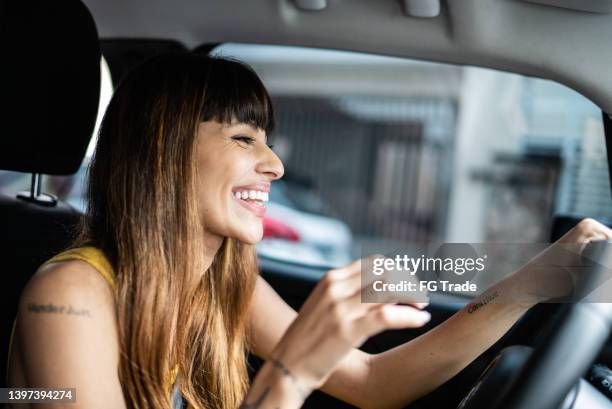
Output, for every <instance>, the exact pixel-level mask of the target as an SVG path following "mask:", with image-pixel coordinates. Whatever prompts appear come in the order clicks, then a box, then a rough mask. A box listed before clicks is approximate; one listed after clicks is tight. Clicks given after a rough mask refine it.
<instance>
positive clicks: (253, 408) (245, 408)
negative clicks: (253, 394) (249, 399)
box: [238, 386, 278, 409]
mask: <svg viewBox="0 0 612 409" xmlns="http://www.w3.org/2000/svg"><path fill="white" fill-rule="evenodd" d="M269 393H270V387H269V386H268V387H267V388H266V390H265V391H264V392H263V393H262V394H261V396H260V397H259V398H257V400H256V401H255V402H253V403H246V402H243V403H242V404H241V405H240V407H239V408H238V409H257V408H260V407H261V404H262V403H263V401H264V400H266V398H267V397H268V394H269ZM277 409H278V408H277Z"/></svg>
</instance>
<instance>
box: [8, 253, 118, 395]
mask: <svg viewBox="0 0 612 409" xmlns="http://www.w3.org/2000/svg"><path fill="white" fill-rule="evenodd" d="M13 343H14V344H15V345H16V346H18V349H19V351H20V352H19V356H20V357H21V358H19V359H17V357H16V356H13V357H12V358H14V361H12V363H11V365H15V367H20V368H22V370H23V371H24V373H25V376H26V379H28V380H29V382H31V383H33V384H42V385H46V384H48V385H52V384H58V383H61V384H66V385H68V384H69V385H78V386H77V388H79V387H81V388H82V389H83V390H84V391H85V390H87V389H88V388H90V389H91V388H93V387H94V386H93V385H100V384H103V385H104V386H105V387H106V386H108V385H111V386H109V388H110V387H112V388H113V390H118V391H120V388H119V387H118V385H119V383H118V380H117V379H115V378H116V372H117V365H118V357H119V342H118V334H117V330H116V316H115V305H114V294H113V291H112V287H111V286H110V285H109V283H108V282H107V280H106V279H105V278H104V277H103V276H102V275H101V274H100V272H99V271H97V270H96V269H95V268H94V267H93V266H92V265H91V264H90V263H88V262H87V261H84V260H81V259H75V258H69V259H65V260H55V261H52V262H49V263H45V264H43V265H42V266H41V267H40V268H39V269H38V271H37V272H36V273H35V274H34V275H33V276H32V277H31V278H30V280H29V281H28V283H27V284H26V287H25V289H24V290H23V292H22V294H21V297H20V301H19V307H18V312H17V320H16V328H15V339H14V340H13ZM15 345H14V346H15ZM94 374H95V376H94ZM100 379H103V382H99V381H100ZM118 393H119V392H118ZM118 396H120V395H118Z"/></svg>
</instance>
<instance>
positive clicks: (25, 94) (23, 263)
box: [0, 0, 100, 387]
mask: <svg viewBox="0 0 612 409" xmlns="http://www.w3.org/2000/svg"><path fill="white" fill-rule="evenodd" d="M0 42H1V44H2V47H1V48H0V49H2V54H3V55H2V64H1V67H0V81H1V82H2V92H1V93H0V98H1V99H2V100H3V101H4V102H3V103H2V106H3V109H2V110H0V169H2V170H8V171H16V172H27V173H31V174H32V185H31V188H30V190H29V191H27V192H21V193H20V194H18V195H17V196H8V195H6V194H0V263H1V264H0V266H1V267H0V270H1V280H2V283H1V284H0V288H1V290H0V291H1V296H0V303H2V312H1V313H0V319H1V320H2V322H1V330H0V331H1V332H0V345H1V347H2V348H1V350H0V366H1V369H2V371H3V376H2V385H1V386H2V387H4V386H5V384H6V377H5V376H4V374H6V364H7V352H8V344H9V338H10V332H11V328H12V323H13V320H14V318H15V315H16V311H17V304H18V300H19V295H20V293H21V291H22V289H23V287H24V285H25V283H26V282H27V281H28V279H29V278H30V276H31V275H32V274H33V273H34V272H35V271H36V269H37V268H38V267H39V266H40V264H42V262H43V261H45V260H46V259H47V258H49V257H51V256H52V255H54V254H56V253H58V252H59V251H61V250H62V249H63V248H65V247H66V246H67V245H68V244H69V242H70V240H71V238H72V233H73V231H74V228H75V226H76V225H77V224H78V222H79V220H80V217H81V214H80V213H79V212H78V211H77V210H75V209H74V208H72V207H71V206H69V205H68V204H66V203H63V202H62V201H60V200H58V199H57V197H55V196H53V195H48V194H45V193H43V192H42V191H41V183H42V177H43V176H42V175H43V174H48V175H71V174H74V173H75V172H76V171H77V170H78V169H79V166H80V164H81V162H82V160H83V157H84V155H85V151H86V149H87V146H88V143H89V141H90V139H91V135H92V132H93V129H94V125H95V120H96V116H97V112H98V103H99V96H100V45H99V41H98V33H97V30H96V26H95V23H94V20H93V18H92V16H91V14H90V13H89V11H88V10H87V8H86V7H85V5H84V4H83V3H81V2H80V1H78V0H62V1H48V0H38V1H21V0H15V1H3V2H1V3H0Z"/></svg>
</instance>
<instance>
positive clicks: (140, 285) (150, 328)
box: [77, 53, 274, 409]
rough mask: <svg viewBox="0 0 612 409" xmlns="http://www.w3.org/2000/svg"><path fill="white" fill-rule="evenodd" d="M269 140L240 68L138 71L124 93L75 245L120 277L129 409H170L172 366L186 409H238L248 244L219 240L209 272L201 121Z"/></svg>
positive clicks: (192, 64) (249, 279)
mask: <svg viewBox="0 0 612 409" xmlns="http://www.w3.org/2000/svg"><path fill="white" fill-rule="evenodd" d="M207 120H217V121H219V122H228V123H229V122H231V121H232V120H237V121H239V122H244V123H248V124H251V125H253V126H255V127H257V128H261V129H264V130H266V132H268V133H269V132H271V130H272V128H273V125H274V116H273V110H272V104H271V101H270V97H269V95H268V93H267V92H266V90H265V88H264V86H263V85H262V83H261V81H260V80H259V78H258V77H257V75H256V74H255V73H254V72H253V70H252V69H250V68H249V67H248V66H247V65H245V64H244V63H240V62H238V61H235V60H230V59H226V58H220V57H209V56H204V55H196V54H187V53H181V54H168V55H163V56H158V57H154V58H153V59H151V60H149V61H147V62H145V63H144V64H142V65H140V66H139V67H137V68H136V69H134V70H133V71H132V72H131V73H129V74H128V75H127V76H126V78H125V79H124V80H122V82H121V83H120V85H119V86H118V88H117V90H116V91H115V93H114V95H113V97H112V99H111V102H110V104H109V106H108V109H107V111H106V114H105V116H104V119H103V122H102V125H101V128H100V133H99V140H98V144H97V147H96V151H95V154H94V158H93V160H92V163H91V165H90V169H89V184H88V193H87V194H88V209H87V217H86V219H85V225H84V228H83V229H82V234H81V237H80V239H79V240H78V241H77V243H80V244H81V245H82V244H90V245H94V246H96V247H98V248H100V249H101V250H102V251H103V252H104V253H105V255H106V256H107V257H108V259H109V261H110V262H111V265H112V266H113V267H114V269H115V273H116V277H117V286H116V305H117V323H118V334H119V343H120V348H121V357H120V365H119V378H120V381H121V384H122V388H123V392H124V396H125V399H126V401H127V403H128V406H129V407H133V408H150V407H152V408H164V409H165V408H170V407H171V403H170V396H169V393H168V390H167V389H166V388H165V387H164V386H165V384H166V382H167V377H168V374H169V373H170V371H171V369H172V368H174V367H175V365H176V366H178V370H179V374H180V375H179V376H180V389H181V392H182V393H183V395H184V397H185V399H186V400H187V402H188V403H189V404H190V405H191V406H192V407H194V408H223V409H225V408H235V407H237V406H238V405H239V404H240V402H241V401H242V399H243V397H244V395H245V393H246V390H247V388H248V373H247V362H246V351H247V349H248V346H249V343H248V339H247V330H246V325H247V312H248V308H249V303H250V299H251V295H252V292H253V288H254V284H255V279H256V276H257V259H256V254H255V250H254V246H253V245H248V244H245V243H240V242H239V241H237V240H235V239H232V238H228V237H226V238H224V240H223V244H222V246H221V248H220V249H219V251H218V252H217V253H216V255H215V257H214V259H213V262H212V264H211V265H210V267H209V268H208V269H205V267H204V245H205V243H204V234H203V226H202V220H201V217H200V214H199V212H198V198H197V192H198V189H197V181H198V177H197V167H196V160H195V142H196V133H197V127H198V124H199V123H200V122H201V121H207Z"/></svg>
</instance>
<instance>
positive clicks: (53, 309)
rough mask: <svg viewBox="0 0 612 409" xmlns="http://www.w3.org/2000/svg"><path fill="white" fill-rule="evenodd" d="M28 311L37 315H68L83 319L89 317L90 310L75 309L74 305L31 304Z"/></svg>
mask: <svg viewBox="0 0 612 409" xmlns="http://www.w3.org/2000/svg"><path fill="white" fill-rule="evenodd" d="M28 311H30V312H34V313H37V314H43V313H50V314H67V315H78V316H82V317H89V316H90V314H89V310H88V309H85V308H80V309H78V308H75V307H73V306H72V305H70V304H69V305H68V306H65V305H55V304H53V303H49V304H36V303H29V304H28Z"/></svg>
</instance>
